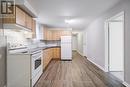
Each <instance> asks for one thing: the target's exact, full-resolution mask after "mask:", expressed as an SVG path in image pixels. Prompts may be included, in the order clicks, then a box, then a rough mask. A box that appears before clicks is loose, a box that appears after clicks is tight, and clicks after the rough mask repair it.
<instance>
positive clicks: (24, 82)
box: [3, 1, 72, 87]
mask: <svg viewBox="0 0 130 87" xmlns="http://www.w3.org/2000/svg"><path fill="white" fill-rule="evenodd" d="M17 3H18V4H17ZM22 3H27V1H23V2H22ZM22 3H21V2H20V5H19V2H16V5H15V6H14V9H15V10H14V15H13V17H12V16H11V17H7V18H6V17H5V18H4V19H3V24H4V25H3V28H4V35H5V36H7V87H33V86H34V85H35V84H36V82H37V81H38V79H39V78H40V76H41V75H42V73H43V72H44V71H45V69H46V68H47V66H48V65H49V63H50V62H51V60H72V47H71V35H72V29H71V28H53V27H48V26H44V25H43V24H40V23H38V22H37V21H36V17H37V16H36V15H35V12H34V13H33V11H31V10H32V9H31V10H30V9H29V8H28V7H29V6H30V5H29V3H28V4H27V6H28V7H26V4H22ZM66 48H67V49H66ZM12 78H13V79H12Z"/></svg>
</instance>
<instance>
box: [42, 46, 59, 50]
mask: <svg viewBox="0 0 130 87" xmlns="http://www.w3.org/2000/svg"><path fill="white" fill-rule="evenodd" d="M40 48H41V49H42V50H46V49H49V48H61V46H45V47H40Z"/></svg>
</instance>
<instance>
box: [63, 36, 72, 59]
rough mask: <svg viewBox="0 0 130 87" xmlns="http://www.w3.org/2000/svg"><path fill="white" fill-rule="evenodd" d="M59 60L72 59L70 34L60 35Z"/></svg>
mask: <svg viewBox="0 0 130 87" xmlns="http://www.w3.org/2000/svg"><path fill="white" fill-rule="evenodd" d="M61 60H72V37H71V36H61Z"/></svg>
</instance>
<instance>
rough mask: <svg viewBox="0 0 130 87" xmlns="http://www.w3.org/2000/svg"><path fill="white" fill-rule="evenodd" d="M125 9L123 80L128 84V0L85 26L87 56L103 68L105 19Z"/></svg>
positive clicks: (129, 78)
mask: <svg viewBox="0 0 130 87" xmlns="http://www.w3.org/2000/svg"><path fill="white" fill-rule="evenodd" d="M122 11H125V70H124V72H125V81H126V82H127V83H129V84H130V68H129V66H130V0H122V2H120V3H118V4H117V5H115V6H114V7H113V8H111V9H109V10H108V11H106V12H105V13H104V14H103V15H102V16H100V17H98V18H97V19H96V20H94V21H93V22H92V23H91V24H90V25H89V26H88V27H87V28H86V31H87V55H88V56H87V57H88V59H89V60H91V61H93V62H95V63H96V64H98V65H100V66H101V67H102V68H104V69H105V29H104V22H105V20H106V19H108V18H110V17H112V16H114V15H116V14H118V13H120V12H122Z"/></svg>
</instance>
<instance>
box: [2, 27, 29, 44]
mask: <svg viewBox="0 0 130 87" xmlns="http://www.w3.org/2000/svg"><path fill="white" fill-rule="evenodd" d="M4 35H5V36H7V42H8V43H10V44H16V43H17V44H28V40H27V39H26V38H25V35H24V32H22V31H14V30H11V29H5V30H4Z"/></svg>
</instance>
